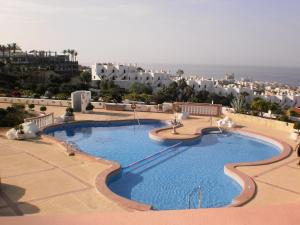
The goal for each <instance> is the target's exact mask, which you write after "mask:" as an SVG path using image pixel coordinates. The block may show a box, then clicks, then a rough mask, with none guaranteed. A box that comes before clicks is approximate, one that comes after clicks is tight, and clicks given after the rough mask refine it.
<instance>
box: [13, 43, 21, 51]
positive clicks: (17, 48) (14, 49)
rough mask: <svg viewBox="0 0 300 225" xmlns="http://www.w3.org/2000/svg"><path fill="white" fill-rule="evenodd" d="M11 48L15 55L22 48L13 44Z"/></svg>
mask: <svg viewBox="0 0 300 225" xmlns="http://www.w3.org/2000/svg"><path fill="white" fill-rule="evenodd" d="M11 48H12V50H13V53H14V54H15V53H16V50H21V48H20V47H19V46H18V45H17V43H12V44H11Z"/></svg>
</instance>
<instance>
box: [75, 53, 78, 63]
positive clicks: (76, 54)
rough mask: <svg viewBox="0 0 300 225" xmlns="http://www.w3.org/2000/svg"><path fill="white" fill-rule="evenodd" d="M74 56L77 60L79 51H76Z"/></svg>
mask: <svg viewBox="0 0 300 225" xmlns="http://www.w3.org/2000/svg"><path fill="white" fill-rule="evenodd" d="M74 56H75V61H76V58H77V56H78V52H76V51H75V52H74Z"/></svg>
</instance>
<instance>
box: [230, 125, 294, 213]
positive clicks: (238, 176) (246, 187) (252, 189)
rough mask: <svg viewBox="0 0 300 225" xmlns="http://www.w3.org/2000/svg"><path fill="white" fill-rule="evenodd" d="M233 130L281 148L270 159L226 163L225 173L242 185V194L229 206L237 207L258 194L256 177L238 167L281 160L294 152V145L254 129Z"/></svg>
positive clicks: (260, 164)
mask: <svg viewBox="0 0 300 225" xmlns="http://www.w3.org/2000/svg"><path fill="white" fill-rule="evenodd" d="M231 132H234V133H238V134H242V135H245V136H248V137H252V138H256V139H260V140H263V141H265V142H268V143H271V144H273V145H275V146H277V147H278V148H279V150H280V152H281V153H280V154H279V155H277V156H274V157H272V158H270V159H266V160H260V161H256V162H244V163H229V164H226V165H224V173H225V174H226V175H227V176H229V177H231V178H232V179H234V180H235V181H236V182H238V183H239V184H240V185H241V187H242V192H241V193H240V195H238V196H237V197H235V198H234V199H233V200H232V203H231V204H229V205H228V207H237V206H242V205H245V204H246V203H248V202H249V201H250V200H252V199H253V198H254V196H255V194H256V191H257V190H256V183H255V181H254V179H253V178H252V177H251V176H249V175H247V174H246V173H244V172H242V171H240V170H238V167H245V166H262V165H268V164H271V163H275V162H278V161H281V160H283V159H285V158H287V157H289V156H290V155H291V153H292V147H291V146H290V145H288V144H287V143H286V142H284V141H281V140H279V139H277V138H274V137H270V136H267V135H265V134H261V133H257V132H254V131H249V130H237V129H236V130H233V131H231Z"/></svg>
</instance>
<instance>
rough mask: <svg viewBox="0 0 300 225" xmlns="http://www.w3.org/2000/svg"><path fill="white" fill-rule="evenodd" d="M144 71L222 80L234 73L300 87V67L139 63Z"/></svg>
mask: <svg viewBox="0 0 300 225" xmlns="http://www.w3.org/2000/svg"><path fill="white" fill-rule="evenodd" d="M138 65H139V66H141V67H143V68H144V69H152V70H161V69H163V70H165V71H170V72H171V73H176V71H177V70H178V69H182V70H183V71H184V75H196V76H199V77H202V76H203V77H204V78H212V77H213V78H216V79H220V78H223V77H225V73H234V75H235V78H236V79H237V80H240V79H241V78H250V79H252V80H253V81H269V82H278V83H281V84H287V85H290V86H292V87H299V86H300V67H299V68H297V67H275V66H274V67H273V66H248V65H247V66H242V65H206V64H146V63H139V64H138Z"/></svg>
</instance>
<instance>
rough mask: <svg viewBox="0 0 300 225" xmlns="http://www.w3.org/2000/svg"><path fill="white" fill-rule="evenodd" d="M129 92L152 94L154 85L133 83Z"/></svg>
mask: <svg viewBox="0 0 300 225" xmlns="http://www.w3.org/2000/svg"><path fill="white" fill-rule="evenodd" d="M128 91H129V93H135V94H148V95H151V94H152V92H153V90H152V87H151V86H150V85H148V84H141V83H133V84H131V85H130V87H129V90H128Z"/></svg>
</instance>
